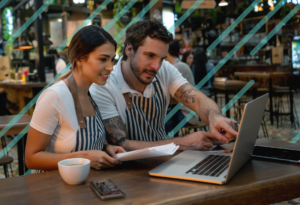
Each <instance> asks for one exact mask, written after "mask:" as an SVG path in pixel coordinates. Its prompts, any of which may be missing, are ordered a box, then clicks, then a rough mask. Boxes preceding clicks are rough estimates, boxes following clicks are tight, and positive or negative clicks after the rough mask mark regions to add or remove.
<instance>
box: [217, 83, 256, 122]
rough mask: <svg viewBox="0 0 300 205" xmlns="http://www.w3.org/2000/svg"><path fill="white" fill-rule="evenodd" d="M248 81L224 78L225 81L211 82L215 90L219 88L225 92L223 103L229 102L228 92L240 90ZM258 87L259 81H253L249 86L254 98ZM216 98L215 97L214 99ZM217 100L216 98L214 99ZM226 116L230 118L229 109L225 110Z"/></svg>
mask: <svg viewBox="0 0 300 205" xmlns="http://www.w3.org/2000/svg"><path fill="white" fill-rule="evenodd" d="M247 83H248V82H247V81H241V80H226V81H215V82H213V88H214V89H215V90H221V91H222V92H224V93H225V103H226V104H227V103H228V102H229V92H231V91H237V90H241V89H242V88H243V87H244V86H245V85H246V84H247ZM257 87H259V83H254V85H253V86H252V87H251V89H253V88H254V89H253V90H252V91H253V98H256V88H257ZM216 99H217V98H215V100H216ZM216 101H217V100H216ZM226 117H228V118H230V110H229V109H228V110H227V111H226Z"/></svg>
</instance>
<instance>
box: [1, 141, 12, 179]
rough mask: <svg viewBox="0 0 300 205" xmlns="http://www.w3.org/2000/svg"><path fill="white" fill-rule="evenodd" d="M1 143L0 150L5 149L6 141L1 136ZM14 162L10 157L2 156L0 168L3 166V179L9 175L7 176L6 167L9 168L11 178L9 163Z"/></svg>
mask: <svg viewBox="0 0 300 205" xmlns="http://www.w3.org/2000/svg"><path fill="white" fill-rule="evenodd" d="M1 143H2V148H3V149H5V147H6V140H5V136H2V138H1ZM13 161H14V159H13V158H12V157H10V156H8V154H7V156H3V157H2V158H1V159H0V166H3V169H4V174H5V177H6V178H7V177H9V174H8V165H9V166H10V171H11V176H12V177H13V176H14V175H13V171H12V167H11V163H12V162H13Z"/></svg>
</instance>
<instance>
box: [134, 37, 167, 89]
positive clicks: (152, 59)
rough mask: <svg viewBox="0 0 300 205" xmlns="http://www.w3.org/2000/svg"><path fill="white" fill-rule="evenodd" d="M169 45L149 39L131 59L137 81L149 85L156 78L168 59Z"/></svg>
mask: <svg viewBox="0 0 300 205" xmlns="http://www.w3.org/2000/svg"><path fill="white" fill-rule="evenodd" d="M168 49H169V44H167V43H165V42H163V41H161V40H159V39H152V38H150V37H147V38H146V39H145V40H144V43H143V45H141V46H140V47H139V48H138V49H137V51H136V52H135V53H134V54H133V56H131V57H130V67H131V70H132V72H133V73H134V74H135V76H136V77H137V79H138V80H139V81H140V82H141V83H143V84H145V85H148V84H150V83H151V82H152V80H153V78H154V77H155V76H156V74H157V72H158V70H159V68H160V66H161V64H162V62H163V60H164V59H165V58H166V57H167V53H168Z"/></svg>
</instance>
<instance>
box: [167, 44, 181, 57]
mask: <svg viewBox="0 0 300 205" xmlns="http://www.w3.org/2000/svg"><path fill="white" fill-rule="evenodd" d="M179 50H180V45H179V41H178V40H175V41H174V42H173V43H171V44H170V45H169V53H170V55H171V56H174V57H179Z"/></svg>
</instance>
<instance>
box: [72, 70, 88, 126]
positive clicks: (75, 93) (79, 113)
mask: <svg viewBox="0 0 300 205" xmlns="http://www.w3.org/2000/svg"><path fill="white" fill-rule="evenodd" d="M67 80H68V83H69V90H70V92H71V94H72V97H73V100H74V103H75V111H76V115H77V120H78V124H79V126H80V128H81V129H84V128H86V124H85V121H84V117H83V114H82V110H81V106H80V102H79V98H78V90H77V84H76V81H75V79H74V76H73V75H72V73H71V75H69V77H68V78H67Z"/></svg>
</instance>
